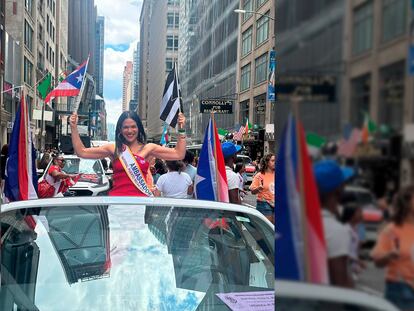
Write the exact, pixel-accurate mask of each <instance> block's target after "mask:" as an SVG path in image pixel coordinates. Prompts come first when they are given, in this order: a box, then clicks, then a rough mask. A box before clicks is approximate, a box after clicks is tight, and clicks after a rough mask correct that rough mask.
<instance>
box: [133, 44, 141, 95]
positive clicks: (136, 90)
mask: <svg viewBox="0 0 414 311" xmlns="http://www.w3.org/2000/svg"><path fill="white" fill-rule="evenodd" d="M139 47H140V43H139V42H138V43H137V48H136V50H134V60H133V65H134V66H133V67H134V68H133V70H134V95H133V98H134V100H136V101H137V103H138V100H139V56H140V51H139Z"/></svg>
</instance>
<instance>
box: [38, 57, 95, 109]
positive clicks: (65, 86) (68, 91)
mask: <svg viewBox="0 0 414 311" xmlns="http://www.w3.org/2000/svg"><path fill="white" fill-rule="evenodd" d="M88 62H89V57H88V59H87V60H86V61H85V62H83V63H82V64H81V65H80V66H79V67H78V68H76V70H75V71H74V72H72V73H71V74H70V75H68V76H67V77H66V79H65V80H63V81H62V82H60V83H59V84H58V86H57V87H55V88H54V89H53V90H52V91H51V92H50V93H49V94H48V95H47V96H46V98H45V103H46V104H49V103H50V101H51V100H52V99H53V98H56V97H68V96H78V95H79V93H80V90H81V87H82V84H83V80H84V79H85V74H86V70H87V69H88ZM49 105H50V104H49Z"/></svg>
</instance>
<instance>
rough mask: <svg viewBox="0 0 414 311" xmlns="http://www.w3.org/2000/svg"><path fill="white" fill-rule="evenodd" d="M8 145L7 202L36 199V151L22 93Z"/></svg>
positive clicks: (5, 189) (5, 191) (5, 188)
mask: <svg viewBox="0 0 414 311" xmlns="http://www.w3.org/2000/svg"><path fill="white" fill-rule="evenodd" d="M20 98H21V99H20V106H19V108H18V110H17V113H16V119H15V121H14V125H13V131H12V134H11V139H10V143H9V156H8V158H7V162H6V172H5V174H6V182H5V187H4V194H5V196H6V198H7V200H8V201H10V202H12V201H22V200H30V199H37V174H36V164H35V161H36V151H35V148H34V146H33V142H32V133H31V130H30V120H29V112H28V108H27V105H26V103H25V97H24V94H23V93H22V95H21V97H20Z"/></svg>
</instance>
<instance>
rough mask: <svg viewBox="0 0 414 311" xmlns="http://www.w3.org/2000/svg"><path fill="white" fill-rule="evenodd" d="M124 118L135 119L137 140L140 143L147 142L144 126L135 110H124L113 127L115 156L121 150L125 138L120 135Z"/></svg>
mask: <svg viewBox="0 0 414 311" xmlns="http://www.w3.org/2000/svg"><path fill="white" fill-rule="evenodd" d="M126 119H132V120H134V121H135V123H136V124H137V127H138V137H137V141H138V142H140V143H141V144H146V143H147V135H146V134H145V131H144V126H143V125H142V121H141V118H140V117H139V116H138V114H137V113H136V112H135V111H124V112H123V113H122V114H121V115H120V117H119V119H118V122H117V123H116V129H115V158H117V157H118V155H119V154H120V153H121V152H122V146H123V145H124V144H125V139H124V137H123V136H122V124H123V123H124V121H125V120H126Z"/></svg>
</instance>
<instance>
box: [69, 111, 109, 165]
mask: <svg viewBox="0 0 414 311" xmlns="http://www.w3.org/2000/svg"><path fill="white" fill-rule="evenodd" d="M69 123H70V128H71V131H72V145H73V150H74V151H75V153H76V155H77V156H78V157H80V158H84V159H103V158H106V157H110V158H112V157H113V155H114V152H115V145H113V144H107V145H103V146H100V147H93V148H86V147H85V145H84V144H83V143H82V140H81V139H80V136H79V132H78V115H77V114H76V113H73V114H72V115H71V116H70V119H69Z"/></svg>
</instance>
